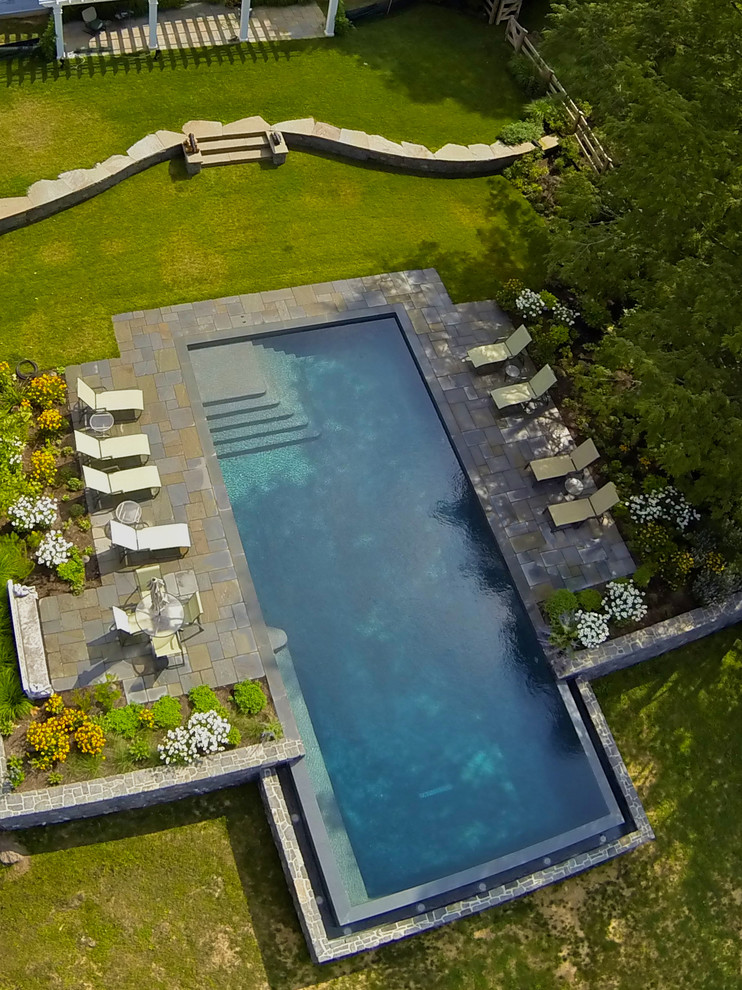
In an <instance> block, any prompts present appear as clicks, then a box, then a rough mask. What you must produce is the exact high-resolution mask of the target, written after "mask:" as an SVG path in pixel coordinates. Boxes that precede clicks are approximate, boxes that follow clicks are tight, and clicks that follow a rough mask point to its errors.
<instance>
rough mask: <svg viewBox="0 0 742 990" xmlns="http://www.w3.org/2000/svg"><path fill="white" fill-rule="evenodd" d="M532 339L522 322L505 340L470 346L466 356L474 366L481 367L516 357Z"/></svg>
mask: <svg viewBox="0 0 742 990" xmlns="http://www.w3.org/2000/svg"><path fill="white" fill-rule="evenodd" d="M532 339H533V338H532V337H531V335H530V333H529V332H528V329H527V327H526V325H525V323H522V324H521V325H520V326H519V327H518V329H517V330H514V331H513V332H512V333H511V334H510V336H509V337H508V339H507V340H498V341H495V343H494V344H484V345H483V346H482V347H472V349H471V350H470V351H468V352H467V355H466V356H467V358H468V359H469V360H470V361H471V363H472V364H473V365H474V367H475V368H483V367H484V366H485V365H486V364H502V362H503V361H507V360H508V359H509V358H514V357H517V356H518V354H520V352H521V351H523V350H525V348H526V347H528V345H529V344H530V343H531V340H532Z"/></svg>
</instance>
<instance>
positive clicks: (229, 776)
mask: <svg viewBox="0 0 742 990" xmlns="http://www.w3.org/2000/svg"><path fill="white" fill-rule="evenodd" d="M0 751H2V745H1V744H0ZM303 755H304V747H303V745H302V743H301V742H300V741H299V740H298V739H282V740H280V741H279V742H274V743H266V744H260V745H257V746H242V747H240V748H239V749H232V750H228V751H227V752H224V753H216V754H214V755H213V756H208V757H205V758H204V759H203V760H201V762H200V763H197V764H196V765H195V766H191V767H165V766H162V767H150V768H147V769H145V770H134V771H132V772H131V773H122V774H118V775H116V776H115V777H100V778H98V779H97V780H86V781H80V782H79V783H77V784H60V785H59V786H57V787H46V788H44V789H43V790H38V791H22V792H20V793H14V792H12V791H11V792H8V791H4V793H2V794H0V829H11V828H31V827H33V826H36V825H49V824H51V823H53V822H66V821H73V820H75V819H78V818H90V817H92V816H94V815H107V814H109V813H110V812H113V811H128V810H130V809H131V808H144V807H147V806H149V805H152V804H162V803H164V802H166V801H177V800H179V799H180V798H185V797H193V796H194V795H196V794H206V793H208V792H209V791H216V790H220V789H221V788H222V787H233V786H235V785H236V784H243V783H245V782H246V781H248V780H254V779H255V778H256V777H258V776H259V775H260V773H261V772H262V771H264V770H266V769H267V768H272V767H276V766H278V765H280V764H282V763H289V762H291V761H293V760H296V759H298V758H299V757H300V756H303ZM4 762H5V761H4V757H3V759H2V760H0V763H2V764H4ZM3 769H4V766H3Z"/></svg>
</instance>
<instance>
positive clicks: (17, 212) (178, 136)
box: [0, 117, 558, 234]
mask: <svg viewBox="0 0 742 990" xmlns="http://www.w3.org/2000/svg"><path fill="white" fill-rule="evenodd" d="M222 128H225V130H226V133H236V132H238V131H239V130H240V129H241V128H243V129H245V130H256V129H257V130H261V129H264V130H276V131H279V132H280V133H282V134H283V135H284V138H285V140H286V143H287V145H288V147H289V148H290V149H299V150H301V149H309V150H314V151H320V152H325V153H331V154H335V155H339V156H341V157H343V158H350V159H354V160H357V161H374V162H378V163H379V164H381V165H387V166H389V167H391V168H395V169H399V170H402V171H405V172H414V173H430V174H434V175H441V176H448V177H449V178H456V177H464V176H475V175H490V174H493V173H495V172H501V171H502V170H503V169H505V168H507V166H508V165H512V163H513V162H514V161H515V160H516V159H517V158H520V157H522V156H523V155H527V154H528V153H529V152H531V151H533V150H534V149H535V145H533V144H530V143H526V144H519V145H517V146H515V147H508V146H507V145H504V144H501V143H500V142H499V141H496V142H495V143H494V144H470V145H466V146H465V145H460V144H447V145H444V147H443V148H441V149H440V150H439V151H436V152H432V151H430V150H429V149H428V148H426V147H424V146H423V145H421V144H410V143H409V142H407V141H403V142H402V143H401V144H396V143H395V142H394V141H388V140H387V139H386V138H383V137H380V136H379V135H378V134H371V135H369V134H366V133H365V132H364V131H353V130H348V129H347V128H341V127H335V126H333V125H332V124H324V123H322V122H320V121H315V119H314V118H313V117H305V118H303V119H302V120H287V121H283V122H282V123H279V124H275V125H271V124H268V123H267V122H266V121H265V120H263V118H262V117H244V118H243V119H242V120H237V121H234V122H233V123H232V124H224V125H223V124H221V123H220V122H219V121H213V120H189V121H188V122H187V123H186V124H184V125H183V132H182V133H176V132H175V131H156V132H155V133H154V134H148V135H147V136H146V137H143V138H142V139H141V141H137V142H136V144H133V145H132V146H131V147H130V148H128V149H127V151H126V154H125V155H111V157H110V158H107V159H106V160H105V161H104V162H100V163H99V164H97V165H95V166H94V167H93V168H79V169H73V170H72V171H71V172H62V173H61V175H59V176H58V178H56V179H40V180H39V181H38V182H34V184H33V185H32V186H29V188H28V191H27V193H26V195H25V196H12V197H9V198H6V199H0V234H3V233H7V231H9V230H16V229H17V228H19V227H26V226H28V225H29V224H32V223H36V222H37V221H38V220H44V219H46V218H47V217H50V216H53V215H54V214H55V213H60V212H61V211H62V210H66V209H68V207H70V206H75V205H77V204H78V203H83V202H84V201H85V200H87V199H92V198H93V196H97V195H98V194H99V193H102V192H104V191H105V190H106V189H110V188H111V186H115V185H116V184H117V183H119V182H122V181H123V180H124V179H128V178H129V176H130V175H136V173H137V172H143V171H144V170H145V169H147V168H150V167H151V166H152V165H159V164H160V163H161V162H165V161H167V160H168V159H170V158H177V157H179V156H180V155H182V153H183V148H182V144H183V140H184V136H185V135H186V134H190V133H194V134H195V135H196V137H198V136H199V134H210V135H214V134H217V133H221V131H222ZM557 143H558V142H557V139H556V138H553V137H546V138H542V139H541V142H540V144H541V147H542V148H543V150H545V151H548V150H551V149H552V148H554V147H556V145H557Z"/></svg>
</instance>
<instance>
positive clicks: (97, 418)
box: [88, 412, 113, 433]
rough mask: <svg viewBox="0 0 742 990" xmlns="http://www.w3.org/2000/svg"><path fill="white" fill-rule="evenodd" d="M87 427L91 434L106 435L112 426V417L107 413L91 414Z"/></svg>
mask: <svg viewBox="0 0 742 990" xmlns="http://www.w3.org/2000/svg"><path fill="white" fill-rule="evenodd" d="M88 426H89V427H90V429H91V430H92V431H93V433H108V431H109V430H110V429H111V427H112V426H113V416H112V415H111V413H109V412H97V413H91V415H90V416H89V417H88Z"/></svg>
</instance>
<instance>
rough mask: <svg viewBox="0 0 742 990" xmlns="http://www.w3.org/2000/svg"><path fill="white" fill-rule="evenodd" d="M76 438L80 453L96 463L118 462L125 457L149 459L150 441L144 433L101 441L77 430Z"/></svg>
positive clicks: (76, 445)
mask: <svg viewBox="0 0 742 990" xmlns="http://www.w3.org/2000/svg"><path fill="white" fill-rule="evenodd" d="M74 437H75V447H77V449H78V451H79V452H80V453H81V454H85V456H86V457H92V458H93V460H96V461H118V460H121V459H122V458H124V457H144V458H145V460H146V458H148V457H149V440H148V438H147V436H146V434H144V433H135V434H134V435H133V436H128V437H109V438H108V439H106V440H99V439H98V438H97V437H91V436H90V435H89V434H87V433H80V431H79V430H75V433H74Z"/></svg>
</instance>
